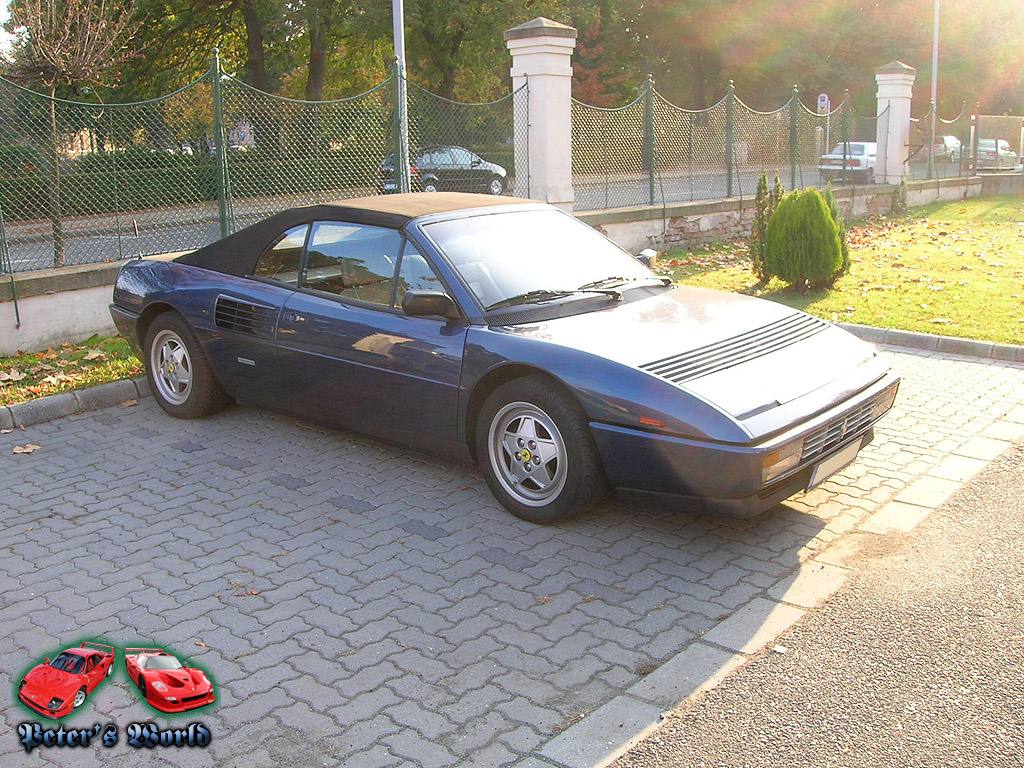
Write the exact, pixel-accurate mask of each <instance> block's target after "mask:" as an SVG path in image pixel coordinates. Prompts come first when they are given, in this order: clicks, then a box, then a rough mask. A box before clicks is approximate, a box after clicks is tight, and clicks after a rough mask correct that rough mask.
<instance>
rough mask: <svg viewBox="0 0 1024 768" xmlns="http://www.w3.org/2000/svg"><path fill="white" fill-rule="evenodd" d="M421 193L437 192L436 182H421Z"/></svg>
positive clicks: (431, 180) (433, 180) (432, 180)
mask: <svg viewBox="0 0 1024 768" xmlns="http://www.w3.org/2000/svg"><path fill="white" fill-rule="evenodd" d="M423 191H424V192H437V191H438V186H437V181H436V180H435V179H430V180H428V181H424V182H423Z"/></svg>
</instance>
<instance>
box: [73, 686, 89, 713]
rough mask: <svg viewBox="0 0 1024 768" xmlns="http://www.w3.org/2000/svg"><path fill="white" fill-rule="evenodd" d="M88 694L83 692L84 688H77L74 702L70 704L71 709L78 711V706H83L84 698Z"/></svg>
mask: <svg viewBox="0 0 1024 768" xmlns="http://www.w3.org/2000/svg"><path fill="white" fill-rule="evenodd" d="M87 695H88V694H86V692H85V688H79V689H78V691H77V692H76V693H75V700H74V701H73V702H71V708H72V709H78V708H79V707H80V706H82V705H83V704H85V698H86V696H87Z"/></svg>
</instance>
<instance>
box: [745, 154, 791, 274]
mask: <svg viewBox="0 0 1024 768" xmlns="http://www.w3.org/2000/svg"><path fill="white" fill-rule="evenodd" d="M784 194H785V190H784V189H783V187H782V180H781V179H779V174H777V173H776V174H775V184H774V186H772V187H771V188H770V189H769V187H768V176H767V175H766V174H764V173H762V174H761V177H760V178H759V179H758V180H757V194H756V196H755V197H754V225H753V227H751V231H750V240H749V241H748V246H749V249H750V268H751V269H752V270H753V272H754V275H755V276H756V277H757V279H758V282H761V283H767V282H768V279H769V278H770V277H771V275H769V274H768V271H767V269H766V268H765V261H764V238H765V233H766V232H767V230H768V222H769V221H770V220H771V217H772V213H774V212H775V207H776V206H777V205H778V204H779V201H780V200H782V196H783V195H784Z"/></svg>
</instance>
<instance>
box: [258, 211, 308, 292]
mask: <svg viewBox="0 0 1024 768" xmlns="http://www.w3.org/2000/svg"><path fill="white" fill-rule="evenodd" d="M307 232H309V224H302V225H301V226H298V227H293V228H292V229H289V230H288V231H287V232H285V233H284V234H283V235H281V237H280V238H278V240H277V242H275V243H274V244H273V245H272V246H270V247H269V248H268V249H267V250H265V251H264V252H263V255H262V256H260V258H259V261H257V262H256V269H255V270H254V271H253V275H254V276H256V277H266V278H270V279H271V280H277V281H278V282H282V283H287V284H288V285H298V284H299V262H300V261H301V259H302V246H303V245H305V243H306V233H307Z"/></svg>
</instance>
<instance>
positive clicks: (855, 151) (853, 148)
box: [832, 144, 864, 155]
mask: <svg viewBox="0 0 1024 768" xmlns="http://www.w3.org/2000/svg"><path fill="white" fill-rule="evenodd" d="M832 154H833V155H841V154H843V145H842V144H836V148H835V149H833V150H832ZM846 154H847V155H863V154H864V145H863V144H847V145H846Z"/></svg>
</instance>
